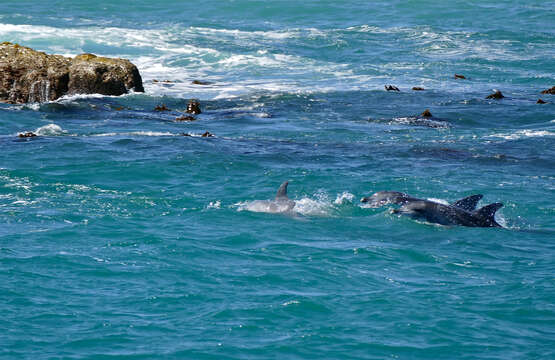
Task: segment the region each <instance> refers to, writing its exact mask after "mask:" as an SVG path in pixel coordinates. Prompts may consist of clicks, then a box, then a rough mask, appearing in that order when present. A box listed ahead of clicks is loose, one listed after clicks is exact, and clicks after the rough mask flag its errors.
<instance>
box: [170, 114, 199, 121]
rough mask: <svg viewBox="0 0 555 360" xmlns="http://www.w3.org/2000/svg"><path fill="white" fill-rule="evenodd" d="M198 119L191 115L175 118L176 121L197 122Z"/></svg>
mask: <svg viewBox="0 0 555 360" xmlns="http://www.w3.org/2000/svg"><path fill="white" fill-rule="evenodd" d="M195 120H196V118H195V117H194V116H191V115H183V116H179V117H176V118H175V121H195Z"/></svg>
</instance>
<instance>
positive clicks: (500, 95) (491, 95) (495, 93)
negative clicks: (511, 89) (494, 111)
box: [486, 90, 505, 99]
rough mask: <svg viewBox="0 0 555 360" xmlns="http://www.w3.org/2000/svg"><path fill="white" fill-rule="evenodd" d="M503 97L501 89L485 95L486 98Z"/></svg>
mask: <svg viewBox="0 0 555 360" xmlns="http://www.w3.org/2000/svg"><path fill="white" fill-rule="evenodd" d="M504 97H505V96H503V94H502V93H501V91H499V90H496V91H495V92H494V93H493V94H489V95H488V96H486V99H503V98H504Z"/></svg>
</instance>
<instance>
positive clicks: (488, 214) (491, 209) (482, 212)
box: [476, 203, 503, 227]
mask: <svg viewBox="0 0 555 360" xmlns="http://www.w3.org/2000/svg"><path fill="white" fill-rule="evenodd" d="M502 207H503V204H502V203H493V204H489V205H486V206H484V207H482V208H480V209H478V210H476V214H477V215H478V216H481V217H483V218H484V219H485V220H486V222H487V223H488V224H489V226H491V227H501V225H499V224H498V223H497V222H496V221H495V212H496V211H497V210H499V209H501V208H502Z"/></svg>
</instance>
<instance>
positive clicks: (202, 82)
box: [191, 80, 213, 85]
mask: <svg viewBox="0 0 555 360" xmlns="http://www.w3.org/2000/svg"><path fill="white" fill-rule="evenodd" d="M191 84H193V85H212V84H213V83H212V82H210V81H203V80H193V81H192V82H191Z"/></svg>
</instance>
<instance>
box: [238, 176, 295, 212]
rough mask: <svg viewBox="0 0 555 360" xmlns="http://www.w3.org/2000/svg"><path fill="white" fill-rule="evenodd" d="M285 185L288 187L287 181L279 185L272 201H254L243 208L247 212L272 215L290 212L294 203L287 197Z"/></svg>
mask: <svg viewBox="0 0 555 360" xmlns="http://www.w3.org/2000/svg"><path fill="white" fill-rule="evenodd" d="M287 185H289V182H288V181H286V182H284V183H283V184H281V186H280V187H279V189H278V191H277V193H276V197H275V199H274V200H254V201H252V202H250V203H248V204H247V205H246V206H245V209H246V210H249V211H255V212H267V213H273V214H276V213H285V212H290V211H292V210H293V208H294V207H295V201H293V200H291V199H289V197H287Z"/></svg>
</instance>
